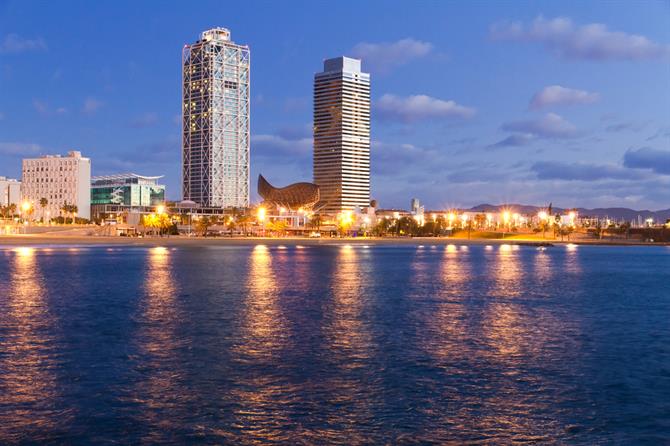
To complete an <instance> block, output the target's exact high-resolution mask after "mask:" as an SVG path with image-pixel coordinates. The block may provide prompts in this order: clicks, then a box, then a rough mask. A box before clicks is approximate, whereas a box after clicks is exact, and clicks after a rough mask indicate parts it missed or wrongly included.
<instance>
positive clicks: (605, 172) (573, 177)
mask: <svg viewBox="0 0 670 446" xmlns="http://www.w3.org/2000/svg"><path fill="white" fill-rule="evenodd" d="M531 170H532V171H533V172H534V173H535V175H537V178H538V179H540V180H568V181H597V180H605V179H611V180H635V179H641V178H643V177H644V175H643V174H642V173H641V172H639V171H635V170H631V169H625V168H623V167H621V166H617V165H614V164H591V163H564V162H559V161H541V162H537V163H534V164H533V165H532V166H531Z"/></svg>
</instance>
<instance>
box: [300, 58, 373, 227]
mask: <svg viewBox="0 0 670 446" xmlns="http://www.w3.org/2000/svg"><path fill="white" fill-rule="evenodd" d="M313 162H314V183H315V184H316V185H318V186H319V188H320V191H321V200H322V202H323V203H324V207H323V209H322V212H323V213H326V214H337V213H340V212H343V211H353V210H354V209H356V208H367V207H368V206H370V75H369V74H368V73H363V72H362V71H361V61H360V60H358V59H351V58H349V57H337V58H334V59H328V60H326V61H324V64H323V72H321V73H316V74H315V76H314V159H313Z"/></svg>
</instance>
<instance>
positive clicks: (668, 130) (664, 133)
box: [647, 126, 670, 141]
mask: <svg viewBox="0 0 670 446" xmlns="http://www.w3.org/2000/svg"><path fill="white" fill-rule="evenodd" d="M659 138H660V139H670V126H669V127H661V128H659V129H658V131H657V132H656V133H654V134H653V135H651V136H650V137H649V138H647V141H653V140H655V139H659Z"/></svg>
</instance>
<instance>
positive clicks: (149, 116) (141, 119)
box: [130, 112, 158, 129]
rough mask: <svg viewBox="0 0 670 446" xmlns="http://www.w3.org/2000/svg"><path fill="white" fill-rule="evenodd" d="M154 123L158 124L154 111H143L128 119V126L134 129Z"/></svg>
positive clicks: (150, 125)
mask: <svg viewBox="0 0 670 446" xmlns="http://www.w3.org/2000/svg"><path fill="white" fill-rule="evenodd" d="M156 124H158V114H157V113H154V112H148V113H144V114H142V115H140V116H136V117H135V118H134V119H133V120H132V121H130V126H131V127H133V128H136V129H143V128H147V127H152V126H154V125H156Z"/></svg>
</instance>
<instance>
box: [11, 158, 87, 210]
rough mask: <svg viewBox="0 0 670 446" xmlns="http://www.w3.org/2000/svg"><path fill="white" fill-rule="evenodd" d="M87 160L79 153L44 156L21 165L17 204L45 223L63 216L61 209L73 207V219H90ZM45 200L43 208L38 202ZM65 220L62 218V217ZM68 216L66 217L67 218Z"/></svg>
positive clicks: (30, 159) (27, 160) (25, 160)
mask: <svg viewBox="0 0 670 446" xmlns="http://www.w3.org/2000/svg"><path fill="white" fill-rule="evenodd" d="M90 187H91V160H90V159H89V158H84V157H83V156H81V152H78V151H70V152H68V153H67V155H66V156H61V155H44V156H41V157H39V158H26V159H24V160H23V163H22V173H21V201H22V206H23V204H26V207H28V206H30V208H31V209H32V210H33V212H37V215H39V216H42V215H41V214H44V215H43V217H44V218H45V219H47V220H48V219H49V218H54V217H57V216H60V215H62V214H63V207H64V206H65V205H70V206H72V205H74V206H76V207H77V212H76V213H75V215H76V216H77V217H79V218H85V219H89V218H91V191H90ZM43 198H44V199H46V201H47V204H46V206H44V207H43V206H42V205H41V204H40V201H41V200H42V199H43ZM63 216H65V215H63ZM67 216H70V215H67Z"/></svg>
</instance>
